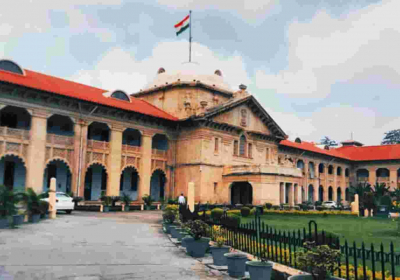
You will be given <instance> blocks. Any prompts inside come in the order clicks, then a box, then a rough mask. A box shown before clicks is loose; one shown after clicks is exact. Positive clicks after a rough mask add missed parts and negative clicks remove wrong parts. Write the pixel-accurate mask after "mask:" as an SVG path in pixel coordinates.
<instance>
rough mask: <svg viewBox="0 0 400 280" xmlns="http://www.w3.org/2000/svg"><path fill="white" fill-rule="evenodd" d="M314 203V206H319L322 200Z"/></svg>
mask: <svg viewBox="0 0 400 280" xmlns="http://www.w3.org/2000/svg"><path fill="white" fill-rule="evenodd" d="M314 205H315V206H321V205H322V201H316V202H315V203H314Z"/></svg>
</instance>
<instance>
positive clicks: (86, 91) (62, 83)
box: [0, 70, 177, 120]
mask: <svg viewBox="0 0 400 280" xmlns="http://www.w3.org/2000/svg"><path fill="white" fill-rule="evenodd" d="M25 73H26V76H22V75H18V74H14V73H11V72H7V71H2V70H0V81H3V82H8V83H11V84H16V85H21V86H25V87H29V88H34V89H38V90H43V91H47V92H52V93H55V94H60V95H64V96H68V97H72V98H76V99H80V100H85V101H89V102H94V103H98V104H102V105H106V106H111V107H115V108H119V109H123V110H127V111H134V112H137V113H141V114H145V115H150V116H153V117H157V118H163V119H167V120H177V118H176V117H174V116H172V115H170V114H168V113H167V112H165V111H163V110H161V109H158V108H157V107H155V106H154V105H152V104H150V103H148V102H146V101H144V100H140V99H137V98H134V97H132V96H131V97H130V99H131V102H130V103H129V102H127V101H123V100H119V99H115V98H112V97H105V96H103V93H104V92H107V91H106V90H104V89H99V88H95V87H91V86H87V85H83V84H79V83H75V82H71V81H67V80H64V79H60V78H56V77H52V76H48V75H45V74H41V73H37V72H34V71H30V70H25Z"/></svg>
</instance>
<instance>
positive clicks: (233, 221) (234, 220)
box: [222, 214, 240, 228]
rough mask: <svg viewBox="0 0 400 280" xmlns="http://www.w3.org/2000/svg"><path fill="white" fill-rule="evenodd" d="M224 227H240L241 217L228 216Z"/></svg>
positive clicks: (224, 221)
mask: <svg viewBox="0 0 400 280" xmlns="http://www.w3.org/2000/svg"><path fill="white" fill-rule="evenodd" d="M222 223H223V225H225V226H227V227H235V228H237V227H239V225H240V216H238V215H234V214H228V217H227V218H226V219H224V220H223V221H222Z"/></svg>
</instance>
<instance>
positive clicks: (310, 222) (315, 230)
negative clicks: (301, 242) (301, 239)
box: [308, 220, 318, 245]
mask: <svg viewBox="0 0 400 280" xmlns="http://www.w3.org/2000/svg"><path fill="white" fill-rule="evenodd" d="M311 224H314V232H315V244H317V245H318V227H317V223H316V222H315V221H314V220H311V221H309V222H308V230H309V234H310V235H309V236H310V241H311V240H312V234H311Z"/></svg>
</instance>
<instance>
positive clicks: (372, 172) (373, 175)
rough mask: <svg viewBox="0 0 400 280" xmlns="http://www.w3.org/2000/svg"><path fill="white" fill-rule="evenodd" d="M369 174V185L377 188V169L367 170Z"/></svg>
mask: <svg viewBox="0 0 400 280" xmlns="http://www.w3.org/2000/svg"><path fill="white" fill-rule="evenodd" d="M366 169H367V170H368V172H369V177H368V183H370V184H371V186H375V184H376V179H377V178H376V170H377V168H366Z"/></svg>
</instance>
